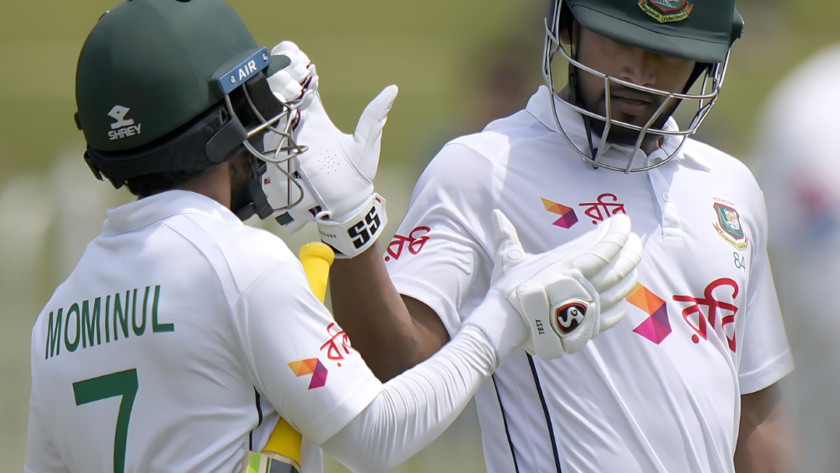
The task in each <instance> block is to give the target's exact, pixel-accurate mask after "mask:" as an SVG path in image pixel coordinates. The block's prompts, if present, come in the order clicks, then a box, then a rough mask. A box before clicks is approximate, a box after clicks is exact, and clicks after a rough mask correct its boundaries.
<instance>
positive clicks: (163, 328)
mask: <svg viewBox="0 0 840 473" xmlns="http://www.w3.org/2000/svg"><path fill="white" fill-rule="evenodd" d="M159 299H160V286H155V301H154V303H153V305H152V332H155V333H160V332H174V331H175V324H174V323H173V324H159V323H158V300H159Z"/></svg>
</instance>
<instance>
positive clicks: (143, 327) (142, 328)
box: [131, 286, 149, 337]
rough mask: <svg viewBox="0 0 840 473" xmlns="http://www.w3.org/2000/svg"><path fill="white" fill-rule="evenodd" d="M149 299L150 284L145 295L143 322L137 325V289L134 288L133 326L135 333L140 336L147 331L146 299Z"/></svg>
mask: <svg viewBox="0 0 840 473" xmlns="http://www.w3.org/2000/svg"><path fill="white" fill-rule="evenodd" d="M148 300H149V286H146V295H145V296H144V297H143V314H142V315H141V317H142V320H141V322H142V323H141V324H140V325H137V289H135V290H134V305H133V306H132V308H131V328H132V329H133V330H134V335H137V336H138V337H139V336H140V335H143V332H145V331H146V301H148Z"/></svg>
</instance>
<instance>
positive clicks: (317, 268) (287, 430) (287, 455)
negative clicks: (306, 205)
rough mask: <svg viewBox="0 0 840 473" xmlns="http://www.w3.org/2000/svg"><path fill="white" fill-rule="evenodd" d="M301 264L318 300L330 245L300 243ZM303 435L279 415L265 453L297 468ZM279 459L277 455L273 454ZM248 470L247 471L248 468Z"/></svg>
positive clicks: (322, 294)
mask: <svg viewBox="0 0 840 473" xmlns="http://www.w3.org/2000/svg"><path fill="white" fill-rule="evenodd" d="M298 257H299V258H300V263H301V265H303V272H304V273H306V279H307V280H308V281H309V289H311V290H312V293H313V294H315V297H317V298H318V300H319V301H321V303H323V302H324V298H325V297H326V295H327V280H328V279H329V277H330V266H332V264H333V261H335V253H334V252H333V250H332V248H330V247H329V246H327V245H325V244H323V243H320V242H318V243H307V244H306V245H303V247H302V248H301V249H300V253H298ZM301 440H302V437H301V435H300V433H299V432H297V431H296V430H295V429H293V428H292V426H291V425H289V423H288V422H286V419H283V418H281V419H280V420H279V421H278V422H277V425H276V426H275V427H274V431H273V432H272V433H271V436H269V438H268V443H266V446H265V449H263V452H264V454H265V453H267V454H269V455H271V454H275V455H279V456H280V458H279V459H280V460H281V461H283V462H284V463H286V460H291V461H289V462H288V463H290V464H292V465H293V466H295V467H297V469H298V471H300V445H301ZM256 455H257V456H256V457H254V461H255V462H256V464H257V465H260V463H259V462H260V461H262V463H263V464H265V463H266V462H267V460H268V459H266V458H261V457H260V455H259V454H256ZM274 458H275V459H278V458H277V457H274ZM264 469H265V468H262V469H260V468H254V469H253V471H254V472H255V473H257V472H261V471H263V470H264ZM249 471H250V470H249Z"/></svg>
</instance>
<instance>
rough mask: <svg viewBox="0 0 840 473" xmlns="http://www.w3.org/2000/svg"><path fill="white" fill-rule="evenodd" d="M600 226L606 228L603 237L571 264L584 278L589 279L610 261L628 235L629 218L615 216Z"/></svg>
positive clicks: (621, 215) (620, 215)
mask: <svg viewBox="0 0 840 473" xmlns="http://www.w3.org/2000/svg"><path fill="white" fill-rule="evenodd" d="M601 225H604V226H606V229H605V235H603V236H602V237H600V238H599V240H598V242H597V243H596V244H595V246H594V247H593V248H592V249H591V250H589V251H588V252H587V253H586V254H584V255H582V256H580V257H579V258H577V259H576V260H575V262H574V264H573V267H575V268H577V269H578V270H580V272H581V274H583V277H585V278H591V277H592V276H594V275H595V274H597V273H598V272H599V271H600V270H601V269H603V268H604V266H606V265H607V263H609V262H610V261H612V259H613V258H615V256H616V255H617V254H618V252H619V251H621V248H622V247H623V246H624V243H626V242H627V237H628V236H629V235H630V218H629V217H628V216H626V215H623V214H619V215H616V216H614V217H612V218H611V219H609V220H607V221H606V222H604V223H602V224H601Z"/></svg>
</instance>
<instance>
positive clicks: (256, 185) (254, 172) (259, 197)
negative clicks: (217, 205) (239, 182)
mask: <svg viewBox="0 0 840 473" xmlns="http://www.w3.org/2000/svg"><path fill="white" fill-rule="evenodd" d="M265 169H266V163H265V162H264V161H261V160H259V159H257V157H256V156H254V155H252V154H250V153H248V172H249V176H248V183H247V186H248V194H249V195H250V199H249V200H250V202H248V203H247V204H245V205H244V206H242V207H240V208H238V209H234V210H233V213H234V214H236V216H237V217H239V219H240V220H242V221H243V222H244V221H245V220H248V219H249V218H251V217H253V216H254V215H255V214H256V215H257V216H258V217H259V218H260V219H261V220H265V219H267V218H268V217H270V216H271V214H273V213H274V208H272V207H271V204H269V203H268V197H266V195H265V192H264V191H263V189H262V176H263V174H264V173H265Z"/></svg>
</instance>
